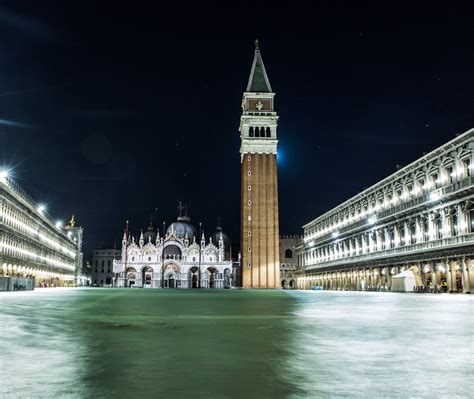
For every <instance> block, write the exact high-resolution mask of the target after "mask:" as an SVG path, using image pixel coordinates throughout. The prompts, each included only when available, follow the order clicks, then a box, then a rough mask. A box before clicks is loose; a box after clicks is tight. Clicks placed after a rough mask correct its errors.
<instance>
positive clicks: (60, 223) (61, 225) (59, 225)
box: [56, 220, 63, 230]
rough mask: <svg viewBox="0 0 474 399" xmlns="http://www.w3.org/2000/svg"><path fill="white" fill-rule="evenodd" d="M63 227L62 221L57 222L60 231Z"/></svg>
mask: <svg viewBox="0 0 474 399" xmlns="http://www.w3.org/2000/svg"><path fill="white" fill-rule="evenodd" d="M62 227H63V222H61V221H60V220H58V221H57V222H56V228H57V229H58V230H60V229H61V228H62Z"/></svg>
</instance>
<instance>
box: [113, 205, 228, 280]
mask: <svg viewBox="0 0 474 399" xmlns="http://www.w3.org/2000/svg"><path fill="white" fill-rule="evenodd" d="M180 212H181V210H180ZM197 235H198V233H197V231H196V228H195V227H194V226H193V225H192V224H191V220H190V218H189V217H188V216H187V215H186V214H185V215H184V216H182V215H181V214H180V216H179V217H178V220H177V221H176V222H174V223H172V224H171V225H170V226H169V227H168V229H167V231H166V234H165V236H164V237H160V234H159V231H155V230H154V229H153V226H152V225H151V224H150V227H149V228H148V230H147V231H146V232H145V233H143V231H142V232H141V234H140V238H139V240H138V242H136V241H135V238H134V237H130V236H128V237H127V232H125V233H124V236H123V239H122V253H121V259H120V260H114V261H113V271H114V275H115V281H114V286H116V287H129V288H132V287H135V288H231V287H233V286H234V281H235V277H234V274H235V268H234V269H233V263H232V260H231V259H230V253H229V239H228V238H227V236H226V234H225V233H224V232H223V231H222V229H221V228H220V227H218V229H217V231H216V232H215V233H214V234H213V235H211V236H210V237H209V241H208V242H207V244H206V238H205V235H204V233H202V234H201V238H200V242H199V244H198V243H197V242H196V240H197Z"/></svg>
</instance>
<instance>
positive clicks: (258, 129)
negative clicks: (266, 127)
mask: <svg viewBox="0 0 474 399" xmlns="http://www.w3.org/2000/svg"><path fill="white" fill-rule="evenodd" d="M255 137H260V128H258V127H256V128H255Z"/></svg>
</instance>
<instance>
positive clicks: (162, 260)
mask: <svg viewBox="0 0 474 399" xmlns="http://www.w3.org/2000/svg"><path fill="white" fill-rule="evenodd" d="M165 224H166V222H163V248H162V249H161V288H165V242H166V232H165Z"/></svg>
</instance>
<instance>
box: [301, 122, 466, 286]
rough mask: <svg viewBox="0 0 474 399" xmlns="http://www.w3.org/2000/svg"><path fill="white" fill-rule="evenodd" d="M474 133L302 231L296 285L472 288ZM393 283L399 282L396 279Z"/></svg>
mask: <svg viewBox="0 0 474 399" xmlns="http://www.w3.org/2000/svg"><path fill="white" fill-rule="evenodd" d="M473 136H474V129H470V130H468V131H466V132H465V133H462V134H459V135H457V137H455V138H454V139H453V140H451V141H449V142H448V143H446V144H444V145H442V146H441V147H439V148H437V149H435V150H434V151H432V152H430V153H428V154H426V155H424V156H423V157H421V158H420V159H417V160H416V161H414V162H413V163H411V164H409V165H408V166H406V167H404V168H401V169H399V170H397V171H396V172H395V173H394V174H392V175H391V176H389V177H387V178H385V179H384V180H382V181H380V182H378V183H377V184H375V185H373V186H372V187H370V188H368V189H366V190H364V191H362V192H361V193H359V194H357V195H356V196H354V197H352V198H350V199H349V200H347V201H345V202H344V203H342V204H340V205H338V206H337V207H335V208H334V209H331V210H330V211H329V212H327V213H325V214H323V215H321V216H319V217H317V218H316V219H314V220H312V221H311V222H309V223H307V224H306V225H304V226H303V228H304V244H303V245H301V246H300V248H299V250H297V259H298V263H299V264H300V265H301V267H302V268H303V272H302V273H301V274H300V276H299V277H298V287H299V288H302V289H310V288H317V287H321V288H323V289H330V290H391V289H393V288H394V287H393V282H394V280H395V279H399V278H400V276H402V277H403V276H408V275H410V276H413V279H414V283H413V284H414V289H415V290H420V289H421V290H423V289H425V290H426V289H427V288H429V289H431V290H438V291H439V290H441V291H445V292H447V291H449V292H466V293H467V292H471V289H472V287H474V205H473V199H474V178H473V164H472V162H473V159H472V157H473V149H474V139H473ZM397 281H398V280H397Z"/></svg>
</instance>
